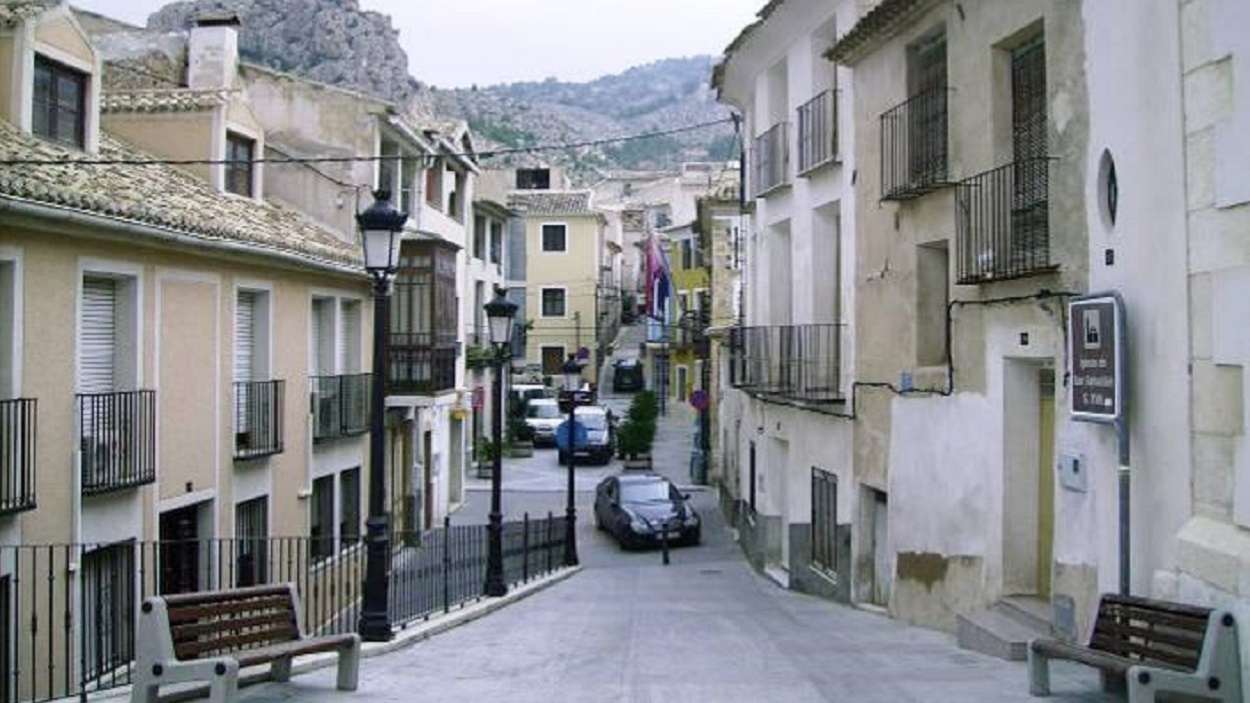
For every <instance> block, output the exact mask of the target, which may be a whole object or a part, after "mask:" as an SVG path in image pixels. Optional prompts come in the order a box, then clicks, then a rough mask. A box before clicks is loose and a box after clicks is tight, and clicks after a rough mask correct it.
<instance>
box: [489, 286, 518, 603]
mask: <svg viewBox="0 0 1250 703" xmlns="http://www.w3.org/2000/svg"><path fill="white" fill-rule="evenodd" d="M482 307H483V308H484V309H485V310H486V321H487V325H488V329H489V330H490V343H491V344H492V345H494V347H495V390H494V397H495V417H494V425H495V426H494V432H495V451H494V455H495V456H494V464H495V465H494V467H493V468H492V470H491V475H490V528H489V535H490V543H489V545H488V546H487V550H486V584H485V585H484V586H483V589H482V591H483V593H485V594H486V595H488V596H496V597H498V596H502V595H505V594H507V592H508V584H506V583H504V580H503V510H502V508H501V506H500V501H501V498H500V493H501V491H502V487H501V485H502V482H503V478H502V474H503V405H504V397H503V372H504V362H505V361H506V360H507V358H508V356H510V355H511V351H512V318H513V317H514V316H515V315H516V309H517V306H516V303H513V302H512V301H510V300H508V299H507V298H505V297H504V290H503V289H502V288H496V289H495V299H494V300H492V301H490V302H489V303H487V304H485V305H483V306H482Z"/></svg>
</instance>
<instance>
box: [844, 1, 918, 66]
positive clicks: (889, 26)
mask: <svg viewBox="0 0 1250 703" xmlns="http://www.w3.org/2000/svg"><path fill="white" fill-rule="evenodd" d="M938 2H939V0H880V2H878V3H877V5H876V6H875V7H873V8H872V9H871V10H869V11H868V13H867V14H865V15H863V16H862V17H860V18H859V21H858V22H856V23H855V26H853V27H851V30H850V31H849V32H847V33H846V34H843V35H842V36H841V37H839V38H838V41H837V42H835V43H834V45H833V46H832V47H830V49H829V50H828V51H826V52H825V54H824V56H825V58H827V59H829V60H830V61H834V62H837V63H840V64H843V65H850V64H853V63H854V62H855V61H857V60H859V58H860V57H862V56H863V55H864V54H865V53H867V52H869V51H871V50H872V49H873V47H875V46H877V44H878V43H880V42H881V41H882V40H884V39H888V38H889V37H891V36H893V35H894V34H896V33H898V32H899V31H901V30H902V29H904V28H905V27H907V26H908V25H909V24H910V23H911V22H913V21H914V20H915V18H916V17H918V16H920V14H921V13H923V12H926V11H928V10H929V9H930V8H932V7H934V6H935V5H937V4H938Z"/></svg>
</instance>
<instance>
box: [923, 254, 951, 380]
mask: <svg viewBox="0 0 1250 703" xmlns="http://www.w3.org/2000/svg"><path fill="white" fill-rule="evenodd" d="M949 266H950V256H949V254H948V249H947V246H946V242H945V241H940V242H933V243H930V244H922V245H920V246H918V247H916V363H917V364H919V365H921V366H939V365H941V364H945V363H946V305H947V302H948V301H949V300H950V292H949V286H948V281H949V278H950V274H949V268H948V267H949Z"/></svg>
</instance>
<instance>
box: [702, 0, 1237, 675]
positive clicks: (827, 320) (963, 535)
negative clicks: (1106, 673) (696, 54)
mask: <svg viewBox="0 0 1250 703" xmlns="http://www.w3.org/2000/svg"><path fill="white" fill-rule="evenodd" d="M1247 19H1248V16H1247V14H1246V11H1245V9H1244V8H1243V7H1242V6H1241V5H1240V4H1239V3H1229V2H1220V1H1218V0H1195V1H1192V2H1188V1H1187V2H1180V1H1177V2H1171V1H1169V2H1161V3H1147V4H1140V3H1133V2H1118V1H1113V2H1078V1H1073V0H1053V1H1052V0H1047V1H1044V2H1025V1H1023V0H1021V1H1014V0H1013V1H1006V2H1002V1H988V0H987V1H979V2H977V1H974V2H966V1H965V2H948V1H945V0H882V1H881V2H876V3H861V2H837V3H817V2H814V1H808V0H777V1H774V2H770V3H768V4H767V6H765V7H764V9H763V10H762V11H761V12H760V13H759V17H758V19H757V21H756V22H755V23H753V24H752V25H750V26H749V27H747V28H746V29H745V30H744V31H743V32H742V33H741V35H740V36H739V37H738V38H737V39H735V41H734V42H733V43H732V44H731V45H730V46H729V47H728V49H727V51H726V54H725V56H724V57H723V59H722V60H721V62H720V63H719V64H718V65H717V67H716V69H715V71H714V75H713V88H714V89H715V90H716V91H717V93H718V95H719V99H720V100H721V102H723V103H725V104H727V105H729V106H731V107H732V108H733V109H735V110H736V111H737V112H739V113H740V114H741V116H742V125H743V144H744V148H745V154H746V165H745V168H744V173H745V174H746V183H745V188H744V198H743V202H742V203H741V207H740V209H739V215H740V217H741V224H742V228H743V233H742V234H741V236H740V240H739V239H738V237H737V236H735V235H731V234H729V232H730V231H731V230H730V229H728V228H726V229H725V233H724V234H722V242H723V244H722V245H721V249H720V251H722V252H724V255H725V256H728V257H729V260H728V261H727V262H725V265H724V266H723V267H722V266H716V265H714V266H713V276H712V279H713V280H712V287H713V290H714V296H716V297H718V298H723V297H724V296H726V295H729V296H731V297H730V299H729V300H714V301H713V309H714V310H715V309H718V306H719V309H723V310H725V311H726V313H727V314H729V315H731V316H732V318H733V320H734V321H733V323H732V324H730V325H726V326H725V329H724V330H723V331H720V330H717V329H716V328H715V327H714V328H713V329H714V331H715V332H716V334H715V336H716V338H717V340H718V341H717V345H716V346H717V349H716V351H715V352H714V357H715V358H716V359H717V368H716V371H715V375H716V378H717V383H718V384H719V388H720V390H718V391H717V394H716V395H717V407H716V410H715V416H716V428H715V429H714V430H713V433H714V434H713V436H714V438H715V441H716V447H715V450H714V452H713V454H712V460H713V476H715V477H717V480H718V481H719V483H720V485H721V490H722V498H723V502H724V504H725V506H726V511H727V512H728V513H729V515H730V518H731V521H732V523H733V524H734V525H735V526H736V528H737V530H738V537H739V540H740V542H741V543H742V546H743V549H744V550H745V551H746V553H747V555H748V556H749V557H750V558H751V560H752V561H753V562H754V563H755V564H756V565H757V566H758V567H759V568H760V569H761V570H764V571H765V572H767V573H769V574H770V575H772V576H773V577H774V578H776V579H777V580H778V581H780V582H781V583H783V584H786V585H789V586H790V587H792V588H796V589H799V590H804V591H809V592H814V593H819V594H824V595H827V596H829V597H832V598H835V599H838V600H842V601H850V602H855V603H858V604H864V605H867V606H870V607H871V606H876V607H879V608H882V609H885V610H886V611H888V612H889V613H890V614H891V615H892V616H894V617H898V618H901V619H904V620H907V621H910V622H914V623H918V624H923V625H927V626H931V627H935V628H940V629H944V630H948V631H952V632H957V633H958V635H959V638H960V641H961V643H962V644H964V645H965V646H969V647H973V648H977V649H981V650H982V651H988V652H992V653H1002V654H1005V655H1010V656H1019V653H1021V652H1023V651H1024V650H1023V649H1022V644H1023V642H1024V640H1025V639H1027V637H1030V636H1034V635H1048V634H1051V633H1055V634H1058V635H1060V636H1062V637H1064V638H1067V639H1070V640H1079V641H1082V642H1083V641H1085V640H1086V638H1087V636H1088V633H1089V631H1090V628H1091V627H1092V623H1093V618H1094V615H1095V612H1096V609H1097V606H1098V601H1099V596H1100V594H1102V593H1107V592H1117V591H1120V590H1123V587H1125V586H1127V589H1128V590H1129V591H1130V592H1132V593H1133V594H1135V595H1143V596H1151V597H1156V598H1162V599H1168V600H1177V601H1182V602H1189V603H1195V604H1200V605H1207V606H1220V607H1230V608H1232V609H1233V610H1234V611H1235V612H1238V613H1241V614H1242V615H1243V616H1244V615H1247V614H1250V582H1248V581H1247V579H1246V574H1247V573H1250V571H1248V569H1250V560H1248V557H1247V554H1250V446H1248V445H1247V440H1246V437H1247V420H1246V418H1247V417H1250V414H1247V412H1246V404H1247V400H1248V399H1250V386H1248V385H1247V384H1246V383H1245V374H1244V373H1243V368H1244V366H1245V363H1246V355H1247V350H1248V349H1250V342H1248V341H1247V339H1246V337H1245V333H1244V331H1245V330H1246V329H1250V326H1248V323H1250V308H1248V307H1247V303H1246V302H1245V301H1246V298H1247V296H1246V293H1247V291H1250V273H1248V272H1250V249H1247V247H1246V246H1245V245H1246V242H1247V241H1248V240H1247V238H1246V236H1245V226H1244V224H1245V222H1246V217H1247V213H1250V189H1248V188H1247V186H1246V179H1245V178H1244V175H1245V168H1244V164H1245V161H1246V157H1247V155H1248V154H1250V141H1248V140H1247V139H1246V138H1245V137H1244V135H1243V134H1242V132H1244V130H1243V129H1240V127H1239V126H1242V125H1245V124H1246V123H1247V121H1248V120H1250V112H1248V111H1247V110H1248V108H1247V107H1246V105H1247V101H1246V97H1247V96H1248V95H1250V84H1247V83H1246V81H1245V80H1244V76H1240V77H1238V76H1239V74H1237V73H1236V72H1235V71H1233V70H1232V69H1231V68H1230V67H1231V66H1234V65H1236V62H1238V61H1243V60H1244V59H1245V58H1247V57H1250V42H1248V41H1247V38H1246V35H1245V33H1244V32H1241V33H1238V32H1235V31H1233V30H1231V29H1228V28H1230V27H1233V26H1244V24H1240V25H1239V24H1238V23H1244V22H1245V21H1246V20H1247ZM1126 27H1132V28H1133V29H1132V38H1126V35H1124V34H1123V31H1124V29H1125V28H1126ZM779 47H784V51H779ZM1143 105H1150V106H1151V110H1150V113H1151V114H1150V119H1142V115H1141V112H1140V110H1141V109H1142V108H1141V106H1143ZM1239 164H1240V165H1239ZM739 243H740V244H741V254H742V261H741V266H740V270H735V267H734V263H735V258H736V257H735V252H737V251H738V244H739ZM714 246H715V245H714ZM718 273H719V274H720V275H721V277H720V281H722V283H720V284H718V282H717V274H718ZM735 276H737V277H738V278H739V279H740V280H735ZM1102 292H1110V293H1114V294H1115V295H1118V297H1119V298H1120V299H1121V300H1122V301H1123V305H1124V308H1123V310H1124V315H1123V317H1124V338H1123V340H1122V341H1120V342H1119V344H1121V345H1122V352H1123V357H1122V358H1123V363H1124V372H1123V376H1122V378H1121V379H1120V380H1119V381H1118V382H1117V383H1118V386H1117V388H1118V390H1119V393H1120V395H1119V396H1117V397H1118V398H1119V399H1120V400H1119V402H1118V404H1117V406H1116V411H1117V412H1119V413H1120V417H1119V422H1118V423H1094V422H1087V421H1085V420H1086V419H1087V417H1084V416H1082V415H1081V413H1074V409H1077V408H1079V407H1080V406H1081V403H1082V402H1083V401H1082V400H1081V398H1082V397H1083V396H1082V395H1081V394H1082V392H1083V391H1084V390H1086V388H1076V387H1075V385H1074V383H1075V382H1076V381H1074V377H1075V376H1076V374H1075V372H1074V366H1073V363H1074V362H1073V359H1074V358H1075V357H1076V356H1077V355H1078V354H1079V353H1081V352H1082V350H1083V349H1086V348H1087V347H1086V346H1085V345H1088V344H1095V345H1097V344H1099V343H1101V341H1102V336H1100V335H1097V334H1095V335H1093V336H1092V337H1091V338H1089V339H1082V338H1079V337H1074V336H1073V334H1072V333H1071V332H1070V325H1071V324H1072V323H1073V320H1071V319H1070V316H1069V306H1070V305H1071V304H1072V303H1073V302H1074V301H1077V300H1079V299H1080V298H1081V297H1083V296H1087V295H1090V294H1096V293H1102ZM734 297H739V298H740V300H741V309H740V310H735V309H734V307H733V306H734V305H735V304H736V301H735V300H734ZM1108 317H1110V315H1108ZM1108 324H1110V323H1108ZM1103 333H1104V335H1106V339H1107V341H1108V342H1110V341H1111V336H1112V335H1113V333H1114V330H1113V329H1112V327H1104V328H1103ZM1091 340H1092V341H1091ZM1080 381H1081V382H1083V379H1081V380H1080ZM1106 419H1108V420H1110V419H1114V418H1110V417H1108V418H1106ZM1121 436H1122V438H1123V441H1121ZM1125 450H1128V451H1125ZM1126 488H1127V490H1126ZM1125 490H1126V492H1125V493H1123V495H1124V496H1125V498H1124V499H1123V500H1122V493H1121V492H1122V491H1125ZM1122 521H1123V522H1124V525H1125V535H1126V537H1125V538H1124V539H1121V523H1122ZM1003 612H1008V613H1010V614H1012V615H1014V616H1019V617H1016V618H1014V619H1013V622H1019V621H1023V622H1025V623H1027V626H1026V630H1021V629H1020V628H1018V627H1014V626H1013V627H1010V628H1007V630H1003V629H1001V628H1000V627H999V624H1000V622H1001V620H1002V618H1000V617H998V615H1000V614H1001V613H1003ZM1243 655H1244V652H1243Z"/></svg>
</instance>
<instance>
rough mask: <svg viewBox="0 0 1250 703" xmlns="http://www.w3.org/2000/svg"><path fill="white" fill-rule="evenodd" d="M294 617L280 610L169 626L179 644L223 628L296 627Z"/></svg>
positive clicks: (176, 642) (175, 641)
mask: <svg viewBox="0 0 1250 703" xmlns="http://www.w3.org/2000/svg"><path fill="white" fill-rule="evenodd" d="M293 617H294V614H293V613H290V612H278V613H274V614H272V615H260V616H255V617H243V618H232V619H229V620H210V621H207V622H204V621H197V622H195V623H192V624H190V625H175V626H173V627H171V628H169V630H170V634H171V635H172V636H173V639H174V643H175V644H178V643H181V642H187V641H191V640H196V639H199V638H200V637H203V636H204V635H211V634H213V633H214V632H221V631H222V630H248V629H254V628H258V627H266V626H269V625H273V624H280V623H285V624H290V625H291V626H292V627H294V621H293V620H292V618H293Z"/></svg>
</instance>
